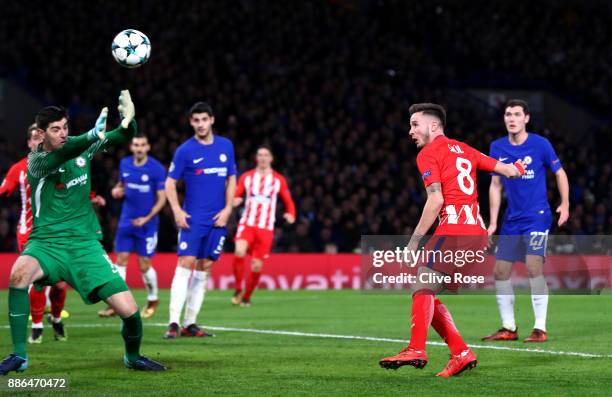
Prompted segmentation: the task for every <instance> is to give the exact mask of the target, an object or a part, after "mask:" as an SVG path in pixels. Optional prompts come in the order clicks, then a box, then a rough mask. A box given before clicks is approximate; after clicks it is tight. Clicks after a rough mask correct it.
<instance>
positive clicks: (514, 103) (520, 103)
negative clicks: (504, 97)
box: [504, 99, 530, 115]
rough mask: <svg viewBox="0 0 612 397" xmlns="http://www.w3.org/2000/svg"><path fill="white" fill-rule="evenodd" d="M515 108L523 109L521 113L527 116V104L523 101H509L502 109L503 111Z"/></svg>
mask: <svg viewBox="0 0 612 397" xmlns="http://www.w3.org/2000/svg"><path fill="white" fill-rule="evenodd" d="M515 106H520V107H522V108H523V113H525V115H528V114H529V113H530V112H529V105H528V104H527V102H526V101H523V100H522V99H510V100H509V101H508V102H506V107H505V108H504V111H505V110H506V109H508V108H513V107H515Z"/></svg>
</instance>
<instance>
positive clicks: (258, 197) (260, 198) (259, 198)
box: [250, 194, 272, 204]
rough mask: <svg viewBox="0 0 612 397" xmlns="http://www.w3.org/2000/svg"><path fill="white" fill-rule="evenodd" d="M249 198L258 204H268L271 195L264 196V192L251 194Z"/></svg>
mask: <svg viewBox="0 0 612 397" xmlns="http://www.w3.org/2000/svg"><path fill="white" fill-rule="evenodd" d="M250 198H251V200H253V201H254V202H256V203H258V204H270V202H271V201H272V197H270V196H266V195H265V194H251V197H250Z"/></svg>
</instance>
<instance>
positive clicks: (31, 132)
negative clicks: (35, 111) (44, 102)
mask: <svg viewBox="0 0 612 397" xmlns="http://www.w3.org/2000/svg"><path fill="white" fill-rule="evenodd" d="M37 129H38V125H36V123H32V124H30V126H29V127H28V135H27V136H28V141H29V140H30V139H32V135H34V131H36V130H37Z"/></svg>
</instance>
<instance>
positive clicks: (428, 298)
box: [408, 289, 434, 350]
mask: <svg viewBox="0 0 612 397" xmlns="http://www.w3.org/2000/svg"><path fill="white" fill-rule="evenodd" d="M433 314H434V294H433V292H432V291H430V290H428V289H422V290H418V291H416V292H415V293H414V294H413V295H412V324H411V333H410V344H409V345H408V346H409V347H411V348H412V349H414V350H425V343H426V342H427V330H428V329H429V325H430V324H431V320H432V318H433Z"/></svg>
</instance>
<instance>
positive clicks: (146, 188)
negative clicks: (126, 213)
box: [125, 183, 151, 193]
mask: <svg viewBox="0 0 612 397" xmlns="http://www.w3.org/2000/svg"><path fill="white" fill-rule="evenodd" d="M125 186H126V187H127V188H128V189H133V190H138V191H139V192H140V193H149V192H150V191H151V186H149V185H140V184H138V183H128V184H126V185H125Z"/></svg>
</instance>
